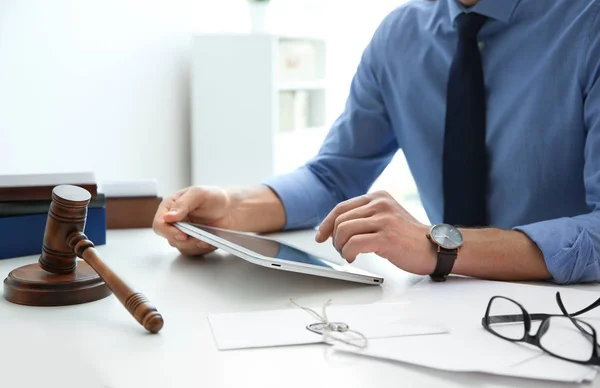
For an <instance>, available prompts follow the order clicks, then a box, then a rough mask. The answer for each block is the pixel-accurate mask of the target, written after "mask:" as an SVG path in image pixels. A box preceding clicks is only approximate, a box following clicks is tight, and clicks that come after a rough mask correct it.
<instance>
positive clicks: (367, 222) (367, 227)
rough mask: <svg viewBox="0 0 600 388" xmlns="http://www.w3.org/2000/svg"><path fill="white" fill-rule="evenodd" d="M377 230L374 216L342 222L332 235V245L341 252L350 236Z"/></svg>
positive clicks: (377, 225)
mask: <svg viewBox="0 0 600 388" xmlns="http://www.w3.org/2000/svg"><path fill="white" fill-rule="evenodd" d="M377 230H379V224H378V222H377V220H376V218H374V217H369V218H359V219H355V220H350V221H346V222H343V223H341V224H340V225H339V226H338V229H337V232H336V234H334V235H333V246H334V247H335V249H337V251H338V252H341V251H342V248H343V247H344V245H346V243H347V242H348V240H350V238H351V237H352V236H356V235H361V234H366V233H374V232H376V231H377Z"/></svg>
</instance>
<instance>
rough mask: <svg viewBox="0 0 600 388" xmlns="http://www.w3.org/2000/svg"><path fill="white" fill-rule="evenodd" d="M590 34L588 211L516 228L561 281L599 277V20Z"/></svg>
mask: <svg viewBox="0 0 600 388" xmlns="http://www.w3.org/2000/svg"><path fill="white" fill-rule="evenodd" d="M592 27H594V28H593V29H592V31H591V33H590V36H589V45H588V46H587V47H588V48H589V51H588V52H587V60H586V61H585V62H584V63H585V64H586V65H585V66H586V67H587V71H586V72H585V73H584V74H585V79H586V80H588V81H587V82H583V90H584V120H585V126H586V134H587V137H586V143H585V150H584V159H585V166H584V174H583V179H584V183H585V188H586V201H587V204H588V206H589V208H590V213H589V214H584V215H579V216H576V217H571V218H561V219H555V220H549V221H543V222H538V223H534V224H530V225H525V226H520V227H517V228H515V229H516V230H520V231H522V232H524V233H526V234H527V235H528V236H529V237H530V238H531V239H532V240H533V241H534V242H535V243H536V244H537V245H538V247H539V248H540V250H541V251H542V253H543V254H544V259H545V261H546V265H547V267H548V271H549V272H550V274H551V275H552V280H553V281H554V282H556V283H560V284H569V283H583V282H594V281H600V32H599V31H600V20H599V16H598V15H596V22H595V23H593V25H592Z"/></svg>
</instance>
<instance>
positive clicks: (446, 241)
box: [430, 224, 463, 249]
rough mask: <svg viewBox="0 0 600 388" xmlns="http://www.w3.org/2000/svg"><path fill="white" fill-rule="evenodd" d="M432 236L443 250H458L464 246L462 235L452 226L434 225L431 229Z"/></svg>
mask: <svg viewBox="0 0 600 388" xmlns="http://www.w3.org/2000/svg"><path fill="white" fill-rule="evenodd" d="M430 234H431V238H432V239H433V240H434V241H435V242H436V243H437V244H438V245H440V246H441V247H442V248H446V249H456V248H459V247H460V246H462V244H463V236H462V233H460V231H459V230H458V229H457V228H455V227H454V226H452V225H448V224H438V225H434V226H433V227H432V228H431V232H430Z"/></svg>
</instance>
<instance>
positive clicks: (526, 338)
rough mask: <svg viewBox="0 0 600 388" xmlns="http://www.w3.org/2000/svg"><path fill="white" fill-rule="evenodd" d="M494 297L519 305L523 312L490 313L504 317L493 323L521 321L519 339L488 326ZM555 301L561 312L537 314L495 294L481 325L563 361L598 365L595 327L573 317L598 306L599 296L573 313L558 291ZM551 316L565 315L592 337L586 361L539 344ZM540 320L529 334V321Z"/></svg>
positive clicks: (510, 339)
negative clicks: (567, 308)
mask: <svg viewBox="0 0 600 388" xmlns="http://www.w3.org/2000/svg"><path fill="white" fill-rule="evenodd" d="M496 299H504V300H508V301H510V302H512V303H514V304H515V305H517V306H519V308H520V309H521V312H522V313H523V314H506V315H492V317H494V318H496V319H498V318H501V319H504V321H501V322H494V323H511V322H521V321H522V322H523V324H524V325H525V330H524V334H523V337H521V338H520V339H512V338H508V337H504V336H502V335H500V334H499V333H496V332H495V331H494V329H492V328H490V324H489V318H490V309H491V307H492V303H493V302H494V300H496ZM556 303H558V307H559V308H560V310H561V312H562V314H542V313H537V314H529V312H528V311H527V310H526V309H525V307H523V305H521V304H520V303H519V302H517V301H515V300H513V299H510V298H507V297H505V296H500V295H496V296H493V297H492V298H491V299H490V301H489V302H488V306H487V308H486V311H485V315H484V317H483V318H481V325H482V326H483V327H484V328H485V329H486V330H487V331H489V332H490V333H492V334H493V335H495V336H496V337H499V338H502V339H503V340H506V341H510V342H525V343H528V344H530V345H534V346H537V347H538V348H540V349H541V350H543V351H544V352H546V353H547V354H549V355H551V356H553V357H556V358H559V359H562V360H565V361H569V362H574V363H577V364H581V365H594V366H600V356H599V354H598V353H599V352H598V348H599V347H600V345H598V335H597V333H596V329H594V328H593V327H592V325H590V324H589V323H587V322H584V321H582V320H580V319H577V318H575V317H576V316H578V315H581V314H583V313H586V312H588V311H590V310H592V309H594V308H596V307H598V306H600V298H599V299H598V300H596V301H595V302H594V303H592V304H591V305H589V306H588V307H586V308H584V309H581V310H579V311H577V312H575V313H572V314H569V313H568V312H567V310H566V309H565V306H564V304H563V302H562V299H561V297H560V292H557V293H556ZM518 317H521V318H520V319H518V320H516V319H517V318H518ZM553 317H566V318H568V319H569V320H570V321H571V322H572V323H573V325H575V327H576V328H577V329H578V330H579V331H581V332H582V335H584V336H585V337H586V338H587V339H590V336H591V337H592V338H591V340H592V344H593V346H592V348H593V350H592V355H591V356H590V358H589V359H588V360H587V361H581V360H573V359H570V358H566V357H562V356H560V355H558V354H555V353H553V352H551V351H549V350H548V349H545V348H544V346H543V345H542V344H541V339H542V337H543V336H544V334H546V332H547V331H548V328H549V322H550V318H553ZM540 320H541V321H542V322H541V323H540V326H539V327H538V329H537V331H536V332H535V334H533V335H532V334H530V332H531V321H540ZM581 324H584V325H585V326H587V327H589V328H590V329H591V333H589V332H587V331H586V329H584V328H582V327H581Z"/></svg>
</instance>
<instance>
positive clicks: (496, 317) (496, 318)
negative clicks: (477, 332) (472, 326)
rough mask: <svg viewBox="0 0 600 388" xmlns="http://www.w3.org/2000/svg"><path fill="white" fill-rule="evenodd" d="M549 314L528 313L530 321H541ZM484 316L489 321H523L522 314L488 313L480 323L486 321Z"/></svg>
mask: <svg viewBox="0 0 600 388" xmlns="http://www.w3.org/2000/svg"><path fill="white" fill-rule="evenodd" d="M549 316H550V315H549V314H529V317H530V318H531V320H532V321H541V320H543V319H546V318H548V317H549ZM486 318H487V320H488V322H489V323H510V322H523V321H524V320H525V318H524V316H523V314H509V315H489V316H487V317H484V318H482V319H481V322H482V324H483V323H485V322H486Z"/></svg>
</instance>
